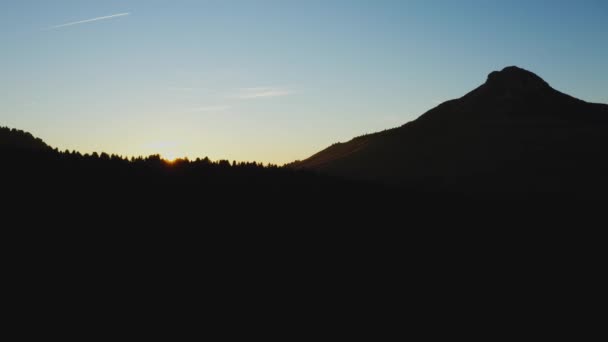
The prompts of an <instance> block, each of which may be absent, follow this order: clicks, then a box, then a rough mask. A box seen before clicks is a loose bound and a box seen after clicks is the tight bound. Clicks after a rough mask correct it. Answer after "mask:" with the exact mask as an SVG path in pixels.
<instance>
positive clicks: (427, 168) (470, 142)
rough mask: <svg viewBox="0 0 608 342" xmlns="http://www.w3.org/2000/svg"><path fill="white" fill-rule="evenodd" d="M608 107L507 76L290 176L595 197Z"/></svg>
mask: <svg viewBox="0 0 608 342" xmlns="http://www.w3.org/2000/svg"><path fill="white" fill-rule="evenodd" d="M607 147H608V105H604V104H593V103H587V102H584V101H582V100H578V99H576V98H574V97H571V96H569V95H566V94H563V93H561V92H559V91H557V90H555V89H553V88H551V86H549V84H548V83H547V82H545V81H544V80H543V79H541V78H540V77H538V76H537V75H535V74H534V73H532V72H529V71H527V70H523V69H520V68H517V67H508V68H505V69H504V70H502V71H499V72H498V71H497V72H493V73H491V74H490V75H489V76H488V79H487V81H486V82H485V83H484V84H483V85H481V86H480V87H478V88H477V89H475V90H473V91H472V92H470V93H468V94H466V95H465V96H463V97H462V98H460V99H456V100H451V101H447V102H445V103H442V104H441V105H439V106H437V107H436V108H434V109H432V110H430V111H428V112H426V113H425V114H423V115H422V116H421V117H420V118H418V119H417V120H415V121H412V122H409V123H407V124H405V125H403V126H401V127H398V128H394V129H390V130H387V131H384V132H380V133H376V134H370V135H366V136H362V137H358V138H355V139H353V140H351V141H350V142H347V143H342V144H335V145H332V146H331V147H329V148H327V149H326V150H323V151H321V152H319V153H317V154H315V155H313V156H312V157H310V158H309V159H307V160H304V161H302V162H297V163H294V164H293V165H292V166H293V167H295V168H305V169H313V170H317V171H319V172H322V173H326V174H332V175H337V176H342V177H347V178H353V179H366V180H374V181H379V182H383V183H388V184H394V185H403V186H407V187H410V188H421V189H425V190H430V191H452V192H511V193H532V192H564V191H568V192H576V193H589V192H597V191H599V190H598V189H600V188H606V181H605V179H604V177H603V173H604V172H605V171H608V163H607V162H606V158H605V157H604V154H605V151H606V148H607Z"/></svg>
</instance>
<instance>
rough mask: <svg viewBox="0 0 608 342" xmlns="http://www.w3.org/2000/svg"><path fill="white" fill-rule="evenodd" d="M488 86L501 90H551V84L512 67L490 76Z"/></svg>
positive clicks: (526, 71) (523, 70) (533, 74)
mask: <svg viewBox="0 0 608 342" xmlns="http://www.w3.org/2000/svg"><path fill="white" fill-rule="evenodd" d="M485 85H486V86H488V87H490V88H494V89H500V90H511V91H517V90H519V91H534V90H540V89H546V88H549V87H550V86H549V84H548V83H547V82H545V80H543V79H542V78H540V77H539V76H538V75H536V74H535V73H533V72H530V71H528V70H525V69H522V68H518V67H516V66H510V67H506V68H504V69H502V71H494V72H492V73H491V74H490V75H488V80H487V81H486V84H485Z"/></svg>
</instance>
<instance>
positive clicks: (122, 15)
mask: <svg viewBox="0 0 608 342" xmlns="http://www.w3.org/2000/svg"><path fill="white" fill-rule="evenodd" d="M130 14H131V13H118V14H112V15H108V16H105V17H98V18H93V19H87V20H81V21H75V22H73V23H67V24H61V25H56V26H51V27H49V28H47V29H46V30H47V31H48V30H55V29H58V28H62V27H68V26H74V25H80V24H86V23H91V22H94V21H100V20H107V19H113V18H118V17H124V16H127V15H130Z"/></svg>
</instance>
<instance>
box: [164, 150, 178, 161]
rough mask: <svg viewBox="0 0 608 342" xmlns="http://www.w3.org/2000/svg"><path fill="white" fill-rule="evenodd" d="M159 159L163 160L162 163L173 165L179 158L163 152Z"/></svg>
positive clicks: (171, 153)
mask: <svg viewBox="0 0 608 342" xmlns="http://www.w3.org/2000/svg"><path fill="white" fill-rule="evenodd" d="M161 157H162V158H163V160H164V161H166V162H167V163H169V164H173V163H175V161H176V160H177V159H178V158H179V157H178V156H177V153H174V152H163V153H162V154H161Z"/></svg>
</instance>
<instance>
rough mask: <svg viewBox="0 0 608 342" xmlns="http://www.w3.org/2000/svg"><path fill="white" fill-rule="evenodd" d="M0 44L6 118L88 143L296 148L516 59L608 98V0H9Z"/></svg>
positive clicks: (445, 95)
mask: <svg viewBox="0 0 608 342" xmlns="http://www.w3.org/2000/svg"><path fill="white" fill-rule="evenodd" d="M114 15H115V16H114ZM109 16H114V17H109ZM104 17H105V18H104ZM83 21H86V22H83ZM0 44H1V45H0V46H1V50H0V126H9V127H15V128H19V129H23V130H26V131H29V132H31V133H32V134H34V135H36V136H38V137H41V138H42V139H44V140H45V141H46V142H47V143H48V144H50V145H52V146H55V147H58V148H60V149H61V150H64V149H70V150H73V149H75V150H79V151H81V152H92V151H107V152H109V153H117V154H121V155H147V154H151V153H156V152H159V153H161V154H163V155H165V156H168V157H174V156H188V157H198V156H200V157H204V156H209V157H210V158H211V159H229V160H233V159H235V160H256V161H262V162H273V163H284V162H290V161H293V160H296V159H304V158H306V157H308V156H310V155H311V154H313V153H315V152H317V151H319V150H320V149H322V148H324V147H326V146H328V145H330V144H332V143H335V142H338V141H346V140H350V138H352V137H354V136H358V135H361V134H365V133H371V132H374V131H378V130H383V129H385V128H391V127H395V126H399V125H401V124H404V123H405V122H408V121H411V120H413V119H415V118H416V117H418V116H419V115H421V114H422V113H424V112H425V111H426V110H428V109H430V108H432V107H434V106H435V105H437V104H439V103H440V102H443V101H446V100H449V99H452V98H457V97H460V96H462V95H464V94H465V93H466V92H468V91H469V90H472V89H473V88H474V87H476V86H478V85H479V84H481V83H483V82H484V81H485V79H486V76H487V74H488V73H490V72H491V71H493V70H499V69H502V68H503V67H505V66H508V65H517V66H520V67H523V68H526V69H529V70H531V71H534V72H536V73H537V74H539V75H540V76H541V77H543V78H544V79H545V80H546V81H548V82H549V83H550V84H551V85H552V86H553V87H555V88H557V89H559V90H561V91H563V92H566V93H569V94H571V95H573V96H576V97H579V98H582V99H584V100H587V101H591V102H603V103H608V62H607V61H608V1H606V0H572V1H560V0H547V1H541V0H510V1H504V0H500V1H494V0H478V1H465V0H459V1H454V0H446V1H433V0H424V1H408V0H395V1H390V0H384V1H383V0H367V1H357V0H344V1H342V0H298V1H291V0H277V1H272V0H259V1H257V0H243V1H232V0H221V1H220V0H216V1H212V0H209V1H206V0H164V1H161V0H145V1H144V0H104V1H99V0H70V1H68V0H53V1H48V0H39V1H34V0H1V1H0Z"/></svg>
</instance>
